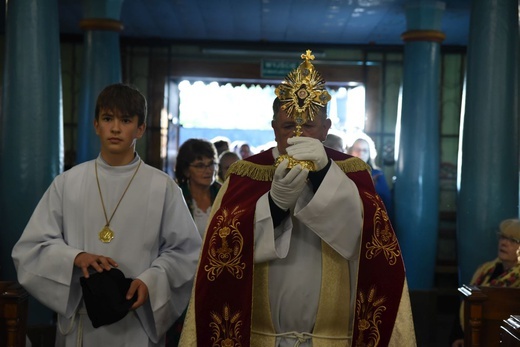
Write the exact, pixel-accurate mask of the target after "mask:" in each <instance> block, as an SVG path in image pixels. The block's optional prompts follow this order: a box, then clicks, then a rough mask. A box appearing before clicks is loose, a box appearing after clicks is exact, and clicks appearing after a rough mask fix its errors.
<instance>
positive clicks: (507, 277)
mask: <svg viewBox="0 0 520 347" xmlns="http://www.w3.org/2000/svg"><path fill="white" fill-rule="evenodd" d="M471 284H472V285H476V286H489V287H515V288H520V220H518V219H506V220H504V221H502V222H501V223H500V230H499V231H498V257H497V258H496V259H494V260H491V261H488V262H486V263H484V264H482V265H480V266H479V267H478V269H477V271H475V273H474V274H473V278H472V279H471ZM461 317H462V308H461ZM450 344H451V346H452V347H462V346H464V333H463V331H462V327H461V325H460V318H459V319H458V320H457V324H456V325H455V326H454V328H453V330H452V333H451V336H450Z"/></svg>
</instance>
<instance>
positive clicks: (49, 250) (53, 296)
mask: <svg viewBox="0 0 520 347" xmlns="http://www.w3.org/2000/svg"><path fill="white" fill-rule="evenodd" d="M63 184H64V179H63V176H58V177H57V178H56V179H55V180H54V181H53V182H52V184H51V185H50V187H49V188H48V189H47V191H46V192H45V194H44V195H43V197H42V198H41V200H40V202H39V203H38V205H37V206H36V209H35V210H34V212H33V214H32V216H31V218H30V220H29V222H28V223H27V226H26V227H25V229H24V231H23V233H22V235H21V237H20V239H19V240H18V242H17V243H16V244H15V245H14V247H13V250H12V257H13V261H14V265H15V268H16V271H17V275H18V281H19V282H20V284H21V285H22V286H23V287H24V288H25V289H26V290H27V291H28V292H29V293H30V294H31V295H32V296H34V297H35V298H36V299H37V300H38V301H40V302H41V303H42V304H44V305H45V306H47V307H49V308H50V309H51V310H53V311H56V312H58V313H59V314H61V315H63V316H65V317H67V318H70V317H71V316H72V315H73V314H74V312H75V310H76V308H77V306H78V304H79V302H80V300H81V297H82V292H81V287H80V285H79V277H80V276H81V273H80V271H74V259H75V258H76V256H77V255H78V254H79V253H80V252H81V250H79V249H76V248H74V247H71V246H69V245H68V244H67V243H66V242H65V240H64V239H63V210H62V207H63V201H62V192H63ZM73 278H74V280H73Z"/></svg>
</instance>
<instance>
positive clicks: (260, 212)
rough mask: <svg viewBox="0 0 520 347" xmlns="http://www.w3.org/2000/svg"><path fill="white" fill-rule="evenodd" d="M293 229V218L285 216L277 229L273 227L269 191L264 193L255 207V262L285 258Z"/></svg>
mask: <svg viewBox="0 0 520 347" xmlns="http://www.w3.org/2000/svg"><path fill="white" fill-rule="evenodd" d="M291 230H292V221H291V218H285V219H284V220H283V221H282V223H280V225H279V226H277V227H276V229H275V228H274V227H273V218H272V217H271V209H270V207H269V196H268V192H267V193H265V194H264V195H262V196H261V197H260V199H258V201H257V203H256V208H255V221H254V233H255V254H254V261H255V263H262V262H265V261H269V260H273V259H282V258H285V257H286V256H287V253H288V252H289V245H290V241H291ZM275 235H277V237H275ZM278 235H279V236H278Z"/></svg>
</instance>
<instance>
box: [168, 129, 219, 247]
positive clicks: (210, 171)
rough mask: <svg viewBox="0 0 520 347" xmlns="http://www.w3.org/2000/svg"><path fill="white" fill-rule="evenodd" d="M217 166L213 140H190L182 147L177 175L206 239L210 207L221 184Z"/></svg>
mask: <svg viewBox="0 0 520 347" xmlns="http://www.w3.org/2000/svg"><path fill="white" fill-rule="evenodd" d="M217 167H218V161H217V150H216V149H215V146H214V145H213V144H212V143H211V142H210V141H207V140H203V139H189V140H187V141H186V142H184V143H183V144H182V145H181V147H180V148H179V153H178V154H177V162H176V164H175V178H176V180H177V183H178V184H179V187H181V189H182V193H183V194H184V199H185V200H186V204H187V205H188V208H189V209H190V212H191V215H192V216H193V220H194V221H195V224H196V225H197V229H198V230H199V233H200V235H201V236H202V237H203V238H204V231H205V230H206V224H207V222H208V218H209V214H210V212H211V206H212V205H213V201H214V200H215V197H216V196H217V193H218V190H219V189H220V186H221V185H220V183H218V182H217V181H216V178H217Z"/></svg>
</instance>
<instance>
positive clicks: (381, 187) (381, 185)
mask: <svg viewBox="0 0 520 347" xmlns="http://www.w3.org/2000/svg"><path fill="white" fill-rule="evenodd" d="M368 141H369V140H367V139H364V138H358V139H357V140H356V141H354V143H353V144H352V146H350V147H349V148H348V149H347V154H350V155H353V156H355V157H358V158H360V159H363V161H364V162H365V163H367V164H368V165H370V167H371V168H372V180H373V181H374V186H375V188H376V192H377V194H379V196H380V197H381V200H383V203H384V204H385V207H386V211H387V212H388V215H389V217H390V219H392V217H393V215H394V207H393V203H392V193H391V191H390V187H388V183H387V182H386V177H385V174H384V173H383V171H382V170H381V169H380V168H378V167H377V166H376V164H375V163H374V159H375V153H371V152H370V148H371V146H370V144H369V143H368ZM370 141H371V142H372V144H373V141H372V140H371V139H370ZM373 146H374V147H372V148H373V149H374V151H375V145H373Z"/></svg>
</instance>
